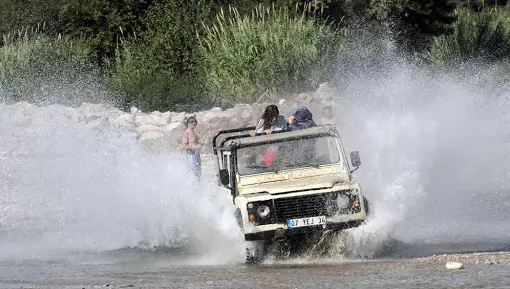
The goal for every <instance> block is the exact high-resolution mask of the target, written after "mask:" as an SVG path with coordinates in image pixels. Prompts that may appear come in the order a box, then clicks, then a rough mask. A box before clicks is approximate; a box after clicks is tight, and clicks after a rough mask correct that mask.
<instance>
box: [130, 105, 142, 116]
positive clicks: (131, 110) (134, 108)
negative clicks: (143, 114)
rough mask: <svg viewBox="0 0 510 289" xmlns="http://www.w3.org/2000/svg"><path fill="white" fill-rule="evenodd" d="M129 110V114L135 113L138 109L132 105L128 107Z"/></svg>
mask: <svg viewBox="0 0 510 289" xmlns="http://www.w3.org/2000/svg"><path fill="white" fill-rule="evenodd" d="M129 112H131V114H136V113H139V112H140V110H139V109H138V108H136V107H134V106H132V107H131V108H130V109H129Z"/></svg>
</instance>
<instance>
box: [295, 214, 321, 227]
mask: <svg viewBox="0 0 510 289" xmlns="http://www.w3.org/2000/svg"><path fill="white" fill-rule="evenodd" d="M325 224H326V217H325V216H318V217H309V218H299V219H290V220H287V226H288V227H289V228H297V227H307V226H317V225H325Z"/></svg>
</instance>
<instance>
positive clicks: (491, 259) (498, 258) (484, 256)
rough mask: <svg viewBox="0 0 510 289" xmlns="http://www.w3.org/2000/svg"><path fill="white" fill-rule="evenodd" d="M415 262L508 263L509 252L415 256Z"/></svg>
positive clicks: (509, 258) (509, 261)
mask: <svg viewBox="0 0 510 289" xmlns="http://www.w3.org/2000/svg"><path fill="white" fill-rule="evenodd" d="M414 260H415V261H417V262H461V263H466V264H486V265H493V264H510V252H478V253H465V254H442V255H432V256H428V257H422V258H415V259H414Z"/></svg>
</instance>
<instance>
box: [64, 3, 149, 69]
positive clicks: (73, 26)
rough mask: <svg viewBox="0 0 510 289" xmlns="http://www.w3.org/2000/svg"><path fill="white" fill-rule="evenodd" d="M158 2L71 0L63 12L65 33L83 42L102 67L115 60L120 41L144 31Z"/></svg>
mask: <svg viewBox="0 0 510 289" xmlns="http://www.w3.org/2000/svg"><path fill="white" fill-rule="evenodd" d="M153 2H154V0H119V1H109V0H68V1H66V3H65V4H64V5H63V6H62V8H61V10H60V21H61V24H62V27H63V32H64V33H66V34H68V35H71V36H73V37H74V38H76V39H81V40H82V41H83V42H84V43H85V44H86V45H87V46H89V47H90V48H91V49H92V51H94V52H95V56H96V59H97V62H98V64H100V65H101V64H102V63H103V61H104V60H105V59H106V58H108V57H112V56H113V55H114V54H115V48H116V46H117V45H118V44H119V39H121V38H123V37H127V36H128V35H132V34H135V33H136V32H137V31H143V22H142V21H143V18H144V16H145V14H146V12H147V9H148V8H149V7H150V5H151V4H152V3H153Z"/></svg>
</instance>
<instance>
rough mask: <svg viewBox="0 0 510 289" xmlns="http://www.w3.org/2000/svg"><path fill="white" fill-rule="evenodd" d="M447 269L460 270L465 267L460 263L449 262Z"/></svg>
mask: <svg viewBox="0 0 510 289" xmlns="http://www.w3.org/2000/svg"><path fill="white" fill-rule="evenodd" d="M445 267H446V269H449V270H458V269H464V265H462V263H460V262H448V263H446V266H445Z"/></svg>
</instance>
